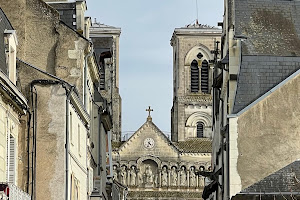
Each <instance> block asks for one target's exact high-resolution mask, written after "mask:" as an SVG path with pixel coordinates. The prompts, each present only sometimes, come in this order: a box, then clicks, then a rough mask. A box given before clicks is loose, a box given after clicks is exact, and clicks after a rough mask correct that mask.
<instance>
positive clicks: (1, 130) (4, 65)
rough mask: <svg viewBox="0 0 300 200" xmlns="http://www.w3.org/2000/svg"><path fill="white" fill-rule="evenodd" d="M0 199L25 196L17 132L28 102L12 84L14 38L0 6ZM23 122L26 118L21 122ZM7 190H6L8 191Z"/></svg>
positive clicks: (20, 136)
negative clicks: (20, 171) (21, 181)
mask: <svg viewBox="0 0 300 200" xmlns="http://www.w3.org/2000/svg"><path fill="white" fill-rule="evenodd" d="M0 18H1V22H0V41H1V42H0V199H7V198H8V196H9V197H10V198H11V199H14V198H19V199H24V200H29V199H30V196H29V194H27V193H25V191H26V190H25V188H22V187H20V184H19V182H18V180H19V178H20V177H22V174H19V173H18V169H19V168H18V167H19V166H18V163H19V162H21V161H20V160H19V159H18V153H19V152H20V151H22V146H21V145H19V140H23V139H24V138H26V137H28V135H27V134H26V132H21V131H20V130H21V129H22V125H23V124H24V121H25V120H26V114H27V112H28V102H27V99H26V98H25V97H24V95H23V94H22V93H21V92H20V91H19V89H18V88H17V86H16V82H17V69H16V53H17V45H18V39H17V35H16V31H15V30H14V29H13V27H12V25H11V24H10V22H9V20H8V19H7V17H6V15H5V14H4V12H3V11H2V9H0ZM25 123H26V122H25ZM8 191H9V192H8Z"/></svg>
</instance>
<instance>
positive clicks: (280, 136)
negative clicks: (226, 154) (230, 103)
mask: <svg viewBox="0 0 300 200" xmlns="http://www.w3.org/2000/svg"><path fill="white" fill-rule="evenodd" d="M299 91H300V75H299V74H298V75H297V76H296V77H294V78H293V79H291V80H289V81H288V82H287V83H285V84H284V85H283V86H281V87H280V88H279V89H277V90H276V91H274V92H272V93H271V94H269V95H268V96H267V97H265V98H264V99H262V100H261V101H260V102H258V103H257V104H256V105H254V106H253V107H251V108H250V109H249V110H247V111H246V112H244V113H243V114H242V115H241V116H240V117H239V118H238V121H237V124H238V127H237V132H238V138H237V147H238V158H237V170H238V174H239V176H240V177H241V185H242V189H244V188H246V187H248V186H250V185H252V184H253V183H255V182H257V181H259V180H261V179H263V178H264V177H266V176H268V175H270V174H272V173H274V172H275V171H277V170H279V169H281V168H283V167H285V166H286V165H288V164H290V163H292V162H293V161H295V160H297V159H299V158H300V152H299V146H300V138H299V133H300V117H299V116H300V103H299V102H300V101H299V99H300V93H299Z"/></svg>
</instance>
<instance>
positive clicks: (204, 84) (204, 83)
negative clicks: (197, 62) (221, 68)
mask: <svg viewBox="0 0 300 200" xmlns="http://www.w3.org/2000/svg"><path fill="white" fill-rule="evenodd" d="M201 91H202V92H203V93H208V62H207V60H204V61H203V62H202V67H201Z"/></svg>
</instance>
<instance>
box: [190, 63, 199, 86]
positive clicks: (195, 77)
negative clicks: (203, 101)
mask: <svg viewBox="0 0 300 200" xmlns="http://www.w3.org/2000/svg"><path fill="white" fill-rule="evenodd" d="M198 91H199V67H198V62H197V60H193V62H192V64H191V92H198Z"/></svg>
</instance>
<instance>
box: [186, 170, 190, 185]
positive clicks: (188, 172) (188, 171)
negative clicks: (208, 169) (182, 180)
mask: <svg viewBox="0 0 300 200" xmlns="http://www.w3.org/2000/svg"><path fill="white" fill-rule="evenodd" d="M186 179H187V185H186V186H187V187H190V170H186Z"/></svg>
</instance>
